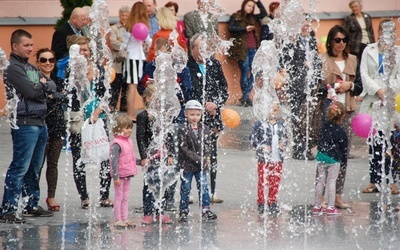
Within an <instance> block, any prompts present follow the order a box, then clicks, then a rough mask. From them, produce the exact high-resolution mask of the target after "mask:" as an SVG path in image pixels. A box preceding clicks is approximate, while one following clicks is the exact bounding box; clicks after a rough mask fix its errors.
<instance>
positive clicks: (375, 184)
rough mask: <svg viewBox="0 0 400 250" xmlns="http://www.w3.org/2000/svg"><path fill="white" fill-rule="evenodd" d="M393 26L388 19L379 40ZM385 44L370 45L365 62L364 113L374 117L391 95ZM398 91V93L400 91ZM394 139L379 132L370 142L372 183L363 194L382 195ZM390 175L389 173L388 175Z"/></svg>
mask: <svg viewBox="0 0 400 250" xmlns="http://www.w3.org/2000/svg"><path fill="white" fill-rule="evenodd" d="M387 22H391V20H390V19H384V20H382V21H381V22H380V23H379V27H378V36H379V37H381V35H382V30H383V27H382V26H383V24H384V23H387ZM383 43H384V41H382V40H378V42H377V43H372V44H370V45H368V46H367V47H366V48H365V50H364V53H363V56H362V59H361V69H360V71H361V78H362V82H363V86H364V92H365V93H366V96H365V97H364V100H363V102H362V104H361V107H360V113H364V114H371V115H373V113H374V112H373V104H374V103H376V102H379V101H380V102H382V103H383V102H384V101H385V99H386V97H385V96H386V95H387V86H386V83H385V82H384V80H383V77H382V76H383V74H384V68H385V67H384V66H383V55H382V53H383V48H382V45H383ZM399 57H400V50H399V49H398V48H396V58H397V60H399ZM397 71H398V70H397V67H395V70H394V71H393V72H392V75H391V77H390V82H391V86H399V79H397ZM397 91H398V90H397ZM376 108H378V109H382V110H379V111H377V112H379V114H380V115H381V114H382V112H386V111H385V109H386V107H385V106H377V107H376ZM389 137H390V135H385V134H384V132H383V131H382V130H381V129H379V128H378V132H377V133H375V134H374V135H372V136H371V137H370V138H369V141H370V142H369V158H368V159H369V167H370V169H369V175H370V183H369V184H368V186H367V187H365V188H364V189H363V191H362V192H363V193H374V192H378V191H380V184H381V182H382V164H383V157H384V155H385V151H383V150H384V147H385V144H386V147H387V138H389ZM387 174H389V173H387ZM396 190H397V188H396V186H395V185H391V191H392V192H393V191H396Z"/></svg>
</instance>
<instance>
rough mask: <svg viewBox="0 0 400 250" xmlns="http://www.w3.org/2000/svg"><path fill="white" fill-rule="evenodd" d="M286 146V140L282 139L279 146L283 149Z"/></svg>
mask: <svg viewBox="0 0 400 250" xmlns="http://www.w3.org/2000/svg"><path fill="white" fill-rule="evenodd" d="M285 147H286V143H285V142H284V141H281V142H280V143H279V148H280V149H281V150H284V149H285Z"/></svg>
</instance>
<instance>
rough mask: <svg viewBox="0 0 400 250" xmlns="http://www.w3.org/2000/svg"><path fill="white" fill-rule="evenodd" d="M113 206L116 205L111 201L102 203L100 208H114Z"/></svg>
mask: <svg viewBox="0 0 400 250" xmlns="http://www.w3.org/2000/svg"><path fill="white" fill-rule="evenodd" d="M113 206H114V203H113V202H112V200H110V199H106V200H101V201H100V207H113Z"/></svg>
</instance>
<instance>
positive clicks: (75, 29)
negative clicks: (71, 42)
mask: <svg viewBox="0 0 400 250" xmlns="http://www.w3.org/2000/svg"><path fill="white" fill-rule="evenodd" d="M87 18H88V16H87V12H86V11H85V10H84V9H82V8H80V7H77V8H75V9H74V10H73V11H72V13H71V16H70V18H69V20H68V21H67V22H66V23H65V24H63V25H62V26H60V27H59V28H58V29H57V30H56V31H55V32H54V34H53V39H52V41H51V50H52V51H54V53H56V59H57V60H59V59H61V58H63V57H65V56H67V55H68V48H67V36H70V35H78V36H82V35H83V33H82V28H83V26H85V25H86V23H87Z"/></svg>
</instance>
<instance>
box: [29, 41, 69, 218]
mask: <svg viewBox="0 0 400 250" xmlns="http://www.w3.org/2000/svg"><path fill="white" fill-rule="evenodd" d="M55 62H56V55H55V53H54V52H53V51H52V50H50V49H47V48H43V49H40V50H38V52H37V53H36V66H37V68H38V69H39V71H40V72H41V73H42V74H43V75H45V76H46V78H47V79H55V76H54V74H53V73H54V72H53V70H54V65H55ZM55 83H56V86H57V89H56V92H55V93H54V94H52V95H50V96H49V98H48V100H47V115H46V124H47V128H48V132H49V133H48V138H47V144H46V151H45V158H46V159H47V168H46V181H47V198H46V204H47V209H48V210H50V211H53V212H58V211H60V205H59V204H58V203H57V202H56V200H55V195H56V189H57V180H58V160H59V158H60V153H61V149H62V146H63V137H64V136H65V122H64V110H63V102H64V101H65V99H66V93H65V91H63V89H64V88H63V83H62V82H61V81H57V80H56V79H55ZM43 164H44V162H43Z"/></svg>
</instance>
